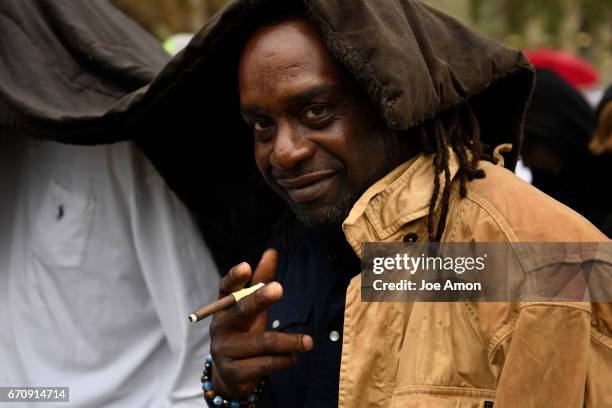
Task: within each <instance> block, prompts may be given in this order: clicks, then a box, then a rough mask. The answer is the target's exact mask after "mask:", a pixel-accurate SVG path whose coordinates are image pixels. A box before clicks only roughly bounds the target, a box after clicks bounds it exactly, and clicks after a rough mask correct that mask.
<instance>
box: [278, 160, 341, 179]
mask: <svg viewBox="0 0 612 408" xmlns="http://www.w3.org/2000/svg"><path fill="white" fill-rule="evenodd" d="M338 170H339V169H338V166H333V165H331V164H330V163H319V164H314V165H309V166H300V167H298V168H294V169H279V168H277V167H273V168H272V169H271V170H270V178H271V179H272V180H274V181H278V180H290V179H295V178H298V177H302V176H305V175H307V174H313V173H318V172H323V171H338Z"/></svg>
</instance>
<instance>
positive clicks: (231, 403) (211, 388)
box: [201, 354, 267, 408]
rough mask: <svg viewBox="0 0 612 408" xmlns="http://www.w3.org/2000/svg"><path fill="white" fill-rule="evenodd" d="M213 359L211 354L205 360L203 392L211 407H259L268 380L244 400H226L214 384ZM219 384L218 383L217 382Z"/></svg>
mask: <svg viewBox="0 0 612 408" xmlns="http://www.w3.org/2000/svg"><path fill="white" fill-rule="evenodd" d="M212 368H213V359H212V356H211V355H210V354H209V355H207V356H206V359H205V360H204V373H203V375H202V378H201V380H202V391H203V392H204V399H205V400H206V402H207V403H208V405H209V406H213V407H223V408H254V407H256V406H257V402H259V401H260V400H261V396H262V394H263V392H264V389H265V386H266V383H267V381H266V379H265V378H262V379H261V380H260V381H259V383H258V384H257V386H256V387H255V389H254V390H253V392H252V393H251V394H249V396H247V397H246V398H244V399H232V398H226V397H224V396H223V395H222V394H220V393H219V392H218V390H219V388H215V385H214V384H213V376H212V371H213V370H212ZM215 382H218V381H215Z"/></svg>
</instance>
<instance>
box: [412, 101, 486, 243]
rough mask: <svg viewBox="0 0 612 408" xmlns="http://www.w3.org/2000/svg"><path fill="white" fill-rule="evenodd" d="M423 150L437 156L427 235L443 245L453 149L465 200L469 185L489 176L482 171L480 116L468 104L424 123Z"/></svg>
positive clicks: (460, 187) (461, 190) (422, 131)
mask: <svg viewBox="0 0 612 408" xmlns="http://www.w3.org/2000/svg"><path fill="white" fill-rule="evenodd" d="M419 134H420V140H421V146H422V148H423V151H424V152H425V153H426V154H432V155H433V164H434V170H435V177H434V188H433V193H432V196H431V201H430V202H429V215H428V217H427V232H428V234H429V241H430V242H439V241H440V239H441V238H442V234H443V233H444V227H445V225H446V218H447V216H448V207H449V200H450V182H451V180H450V178H451V177H450V169H449V159H450V154H449V148H450V149H452V150H453V152H454V153H455V155H456V156H457V159H458V161H459V170H458V172H457V177H458V178H459V183H460V184H459V192H460V194H461V197H465V196H466V194H467V187H466V185H467V183H468V182H469V181H472V180H474V179H481V178H484V177H485V172H484V170H482V169H479V168H478V161H479V160H480V159H481V158H482V157H483V146H482V143H481V141H480V127H479V126H478V119H477V118H476V114H475V113H474V111H473V110H472V108H471V107H470V105H469V103H464V104H462V105H460V106H457V107H454V108H451V109H449V110H448V111H445V112H443V113H441V114H440V115H439V116H438V117H436V118H434V119H432V120H429V121H427V122H424V123H423V124H422V125H421V126H420V128H419ZM442 173H444V186H442V193H441V194H440V176H441V174H442ZM438 202H440V216H439V218H438V222H437V226H434V211H435V210H436V206H437V204H438Z"/></svg>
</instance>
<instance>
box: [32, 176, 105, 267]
mask: <svg viewBox="0 0 612 408" xmlns="http://www.w3.org/2000/svg"><path fill="white" fill-rule="evenodd" d="M93 216H94V200H93V199H91V198H89V197H82V196H80V195H77V194H75V193H72V192H70V191H68V190H66V189H65V188H63V187H62V186H61V185H59V184H58V183H57V182H56V181H55V180H51V183H50V184H49V188H48V190H47V193H46V195H45V198H44V199H43V203H42V205H41V207H40V210H39V211H38V215H37V217H36V221H35V224H34V230H33V234H34V236H33V239H32V246H33V253H34V255H35V256H37V257H38V258H39V260H40V261H41V262H43V263H44V264H46V265H49V266H55V267H78V266H80V265H81V263H82V262H83V258H84V255H85V250H86V246H87V241H88V238H89V233H90V230H91V224H92V222H93Z"/></svg>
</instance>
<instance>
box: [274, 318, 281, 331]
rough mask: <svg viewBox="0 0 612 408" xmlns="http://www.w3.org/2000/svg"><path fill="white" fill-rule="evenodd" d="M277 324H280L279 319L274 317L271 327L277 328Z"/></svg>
mask: <svg viewBox="0 0 612 408" xmlns="http://www.w3.org/2000/svg"><path fill="white" fill-rule="evenodd" d="M278 326H280V320H278V319H276V320H275V321H273V322H272V328H273V329H278Z"/></svg>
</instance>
